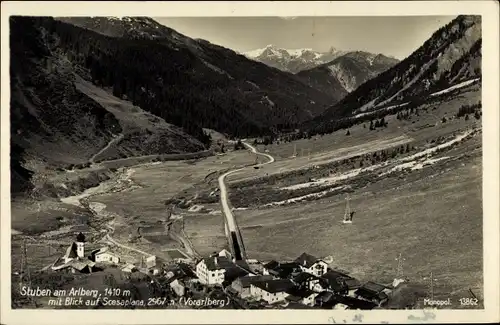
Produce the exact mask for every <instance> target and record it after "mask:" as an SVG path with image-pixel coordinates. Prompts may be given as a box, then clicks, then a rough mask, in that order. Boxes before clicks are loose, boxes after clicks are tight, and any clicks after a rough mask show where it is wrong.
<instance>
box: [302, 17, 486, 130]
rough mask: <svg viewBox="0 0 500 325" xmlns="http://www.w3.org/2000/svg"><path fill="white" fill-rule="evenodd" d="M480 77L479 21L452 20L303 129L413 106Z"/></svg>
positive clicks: (475, 19)
mask: <svg viewBox="0 0 500 325" xmlns="http://www.w3.org/2000/svg"><path fill="white" fill-rule="evenodd" d="M479 77H481V17H480V16H458V17H457V18H456V19H454V20H453V21H451V22H450V23H448V24H447V25H446V26H443V27H442V28H440V29H439V30H437V31H436V32H435V33H434V34H433V35H432V36H431V37H430V38H429V39H428V40H427V41H426V42H425V43H424V44H423V45H422V46H421V47H419V48H418V49H417V50H416V51H415V52H413V53H412V54H411V55H410V56H409V57H408V58H406V59H404V60H403V61H401V62H400V63H398V64H396V65H395V66H394V67H392V68H390V69H389V70H387V71H385V72H382V73H381V74H379V75H378V76H377V77H375V78H373V79H370V80H368V81H367V82H365V83H364V84H362V85H361V86H359V87H358V88H357V89H356V90H355V91H353V92H352V93H350V94H349V95H347V96H346V97H345V98H344V99H343V100H341V101H340V102H338V103H337V104H335V105H333V106H332V107H330V108H328V109H327V110H326V111H325V112H324V113H323V114H322V115H321V116H318V117H317V118H315V119H314V121H313V122H312V123H310V124H308V127H309V128H311V126H312V128H313V129H316V130H320V129H321V130H322V129H331V128H332V124H335V123H336V121H338V120H339V119H343V118H346V117H349V116H352V115H354V114H356V113H360V112H366V111H370V110H376V109H381V108H383V107H387V106H391V105H392V106H394V105H398V104H403V103H408V102H413V101H415V100H421V99H422V98H425V97H427V96H429V95H430V94H431V93H432V92H435V91H438V90H440V89H444V88H447V87H450V86H452V85H454V84H457V83H459V82H461V81H463V80H467V79H474V78H479Z"/></svg>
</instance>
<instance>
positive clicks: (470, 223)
mask: <svg viewBox="0 0 500 325" xmlns="http://www.w3.org/2000/svg"><path fill="white" fill-rule="evenodd" d="M471 159H473V160H472V161H468V162H466V163H465V164H464V165H463V166H462V165H460V166H458V167H457V168H453V169H450V170H449V171H447V172H445V173H441V171H440V170H439V168H437V167H429V168H433V170H434V171H435V172H434V174H433V175H431V176H432V177H431V176H428V177H425V178H422V179H420V180H414V181H412V182H405V181H401V180H399V182H398V181H397V180H396V181H395V180H394V179H392V180H391V179H387V180H381V181H380V182H377V183H374V184H372V185H371V186H369V187H368V188H366V189H364V190H361V191H358V192H356V193H353V194H352V195H351V198H352V199H351V207H352V209H353V210H355V211H356V214H355V217H354V219H353V220H354V223H353V224H352V225H343V224H342V223H341V220H342V217H343V212H344V208H345V205H344V198H343V197H342V196H340V197H339V196H337V197H329V198H325V199H321V200H317V201H313V202H307V203H302V204H298V205H290V206H284V207H280V208H271V209H264V210H259V209H256V210H244V211H241V212H239V213H238V215H237V220H238V224H239V225H240V227H241V231H242V235H243V238H244V241H245V246H246V248H247V252H248V254H249V256H250V257H251V258H257V259H268V258H269V256H270V255H271V254H272V255H279V256H280V257H281V258H282V259H283V258H285V259H286V258H295V257H296V256H298V255H299V254H300V253H302V252H308V253H310V254H313V255H317V256H329V255H330V256H332V257H333V259H334V262H333V263H332V265H333V266H336V267H340V268H342V269H345V270H348V271H350V272H351V275H353V276H355V277H358V278H360V279H362V280H370V279H371V280H374V281H379V282H384V283H389V282H391V281H392V279H393V278H394V276H395V272H396V265H397V261H395V258H396V257H397V256H398V254H399V253H401V254H402V255H403V256H404V258H405V259H406V260H405V265H404V271H405V274H406V275H407V276H409V277H410V280H411V281H412V282H417V283H420V282H422V283H425V280H424V278H425V277H428V276H429V274H430V272H431V271H432V272H433V274H434V277H435V278H436V279H438V280H437V281H436V284H435V286H436V287H435V297H436V299H439V298H440V297H441V298H443V299H446V298H447V297H448V296H449V295H450V294H451V293H453V294H451V295H452V296H453V297H455V298H459V297H464V296H465V297H467V296H468V295H467V293H466V292H465V291H466V290H467V289H468V288H469V287H471V288H473V290H474V292H475V293H476V294H478V292H480V293H481V294H480V295H482V200H481V193H482V188H481V186H482V178H481V156H480V154H476V157H475V158H471ZM419 172H422V173H423V172H424V170H421V171H420V170H419V171H415V172H414V173H419ZM395 182H396V183H397V184H395ZM389 183H392V184H390V185H389ZM292 238H293V240H292Z"/></svg>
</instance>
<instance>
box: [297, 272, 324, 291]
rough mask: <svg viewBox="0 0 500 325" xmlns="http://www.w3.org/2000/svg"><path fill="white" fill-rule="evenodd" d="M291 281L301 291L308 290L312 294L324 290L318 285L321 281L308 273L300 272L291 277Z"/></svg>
mask: <svg viewBox="0 0 500 325" xmlns="http://www.w3.org/2000/svg"><path fill="white" fill-rule="evenodd" d="M291 280H292V282H293V283H295V284H296V285H297V287H298V288H301V289H308V290H312V291H314V292H321V291H323V289H324V288H323V286H322V284H321V283H320V280H321V279H320V278H319V277H317V276H315V275H313V274H311V273H308V272H301V273H299V274H297V275H295V276H293V277H292V279H291Z"/></svg>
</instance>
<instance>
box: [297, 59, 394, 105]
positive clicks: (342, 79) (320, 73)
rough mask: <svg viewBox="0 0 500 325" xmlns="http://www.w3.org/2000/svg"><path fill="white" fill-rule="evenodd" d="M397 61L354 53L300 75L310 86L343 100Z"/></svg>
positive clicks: (299, 73) (298, 74) (301, 72)
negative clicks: (336, 95)
mask: <svg viewBox="0 0 500 325" xmlns="http://www.w3.org/2000/svg"><path fill="white" fill-rule="evenodd" d="M398 62H399V61H398V60H397V59H394V58H390V57H387V56H385V55H383V54H372V53H368V52H363V51H354V52H348V53H345V54H342V55H341V56H339V57H337V58H336V59H334V60H332V61H330V62H328V63H325V64H322V65H319V66H317V67H315V68H312V69H309V70H304V71H300V72H298V73H297V76H298V77H300V78H301V79H302V80H304V81H305V82H306V83H307V84H309V85H310V86H311V87H314V88H316V89H319V90H321V91H323V92H325V93H327V94H330V95H333V94H342V97H344V96H345V95H347V94H348V93H350V92H352V91H353V90H355V89H356V88H357V87H359V86H360V85H361V84H363V83H364V82H366V81H368V80H369V79H371V78H373V77H375V76H377V75H378V74H380V73H382V72H384V71H386V70H387V69H389V68H390V67H392V66H394V65H395V64H397V63H398Z"/></svg>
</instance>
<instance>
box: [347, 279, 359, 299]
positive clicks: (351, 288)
mask: <svg viewBox="0 0 500 325" xmlns="http://www.w3.org/2000/svg"><path fill="white" fill-rule="evenodd" d="M344 282H345V284H346V286H347V295H348V296H350V297H354V296H355V294H354V293H355V292H356V290H358V289H359V287H361V283H360V282H359V280H358V279H355V278H348V279H345V281H344Z"/></svg>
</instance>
